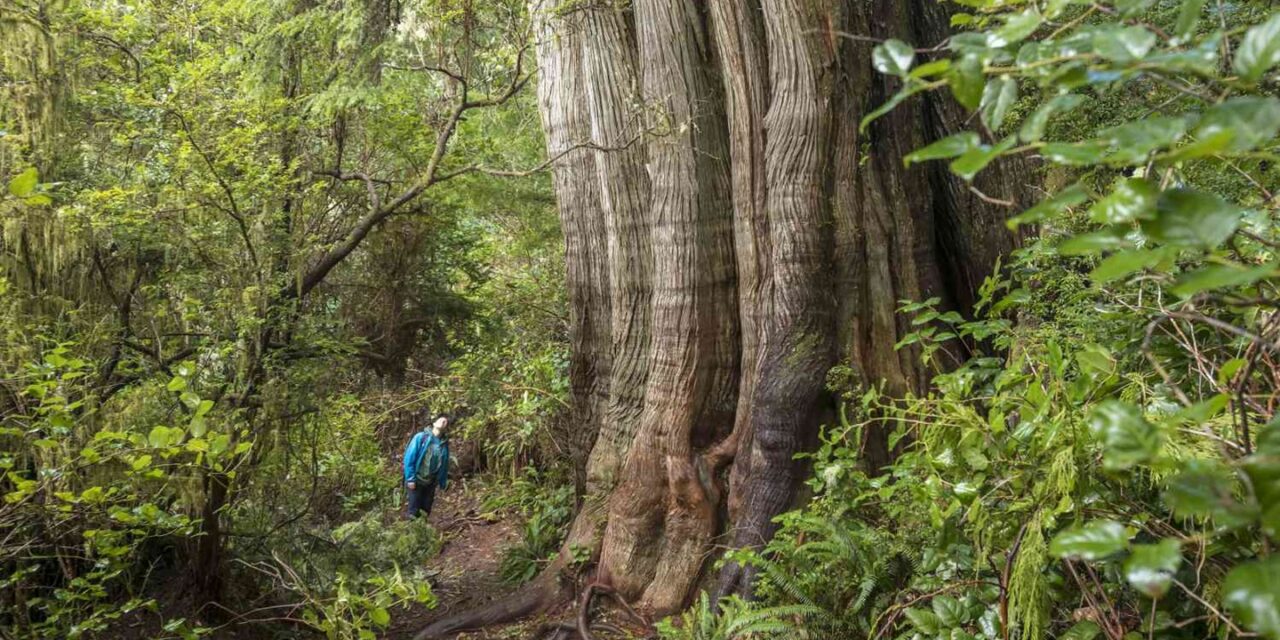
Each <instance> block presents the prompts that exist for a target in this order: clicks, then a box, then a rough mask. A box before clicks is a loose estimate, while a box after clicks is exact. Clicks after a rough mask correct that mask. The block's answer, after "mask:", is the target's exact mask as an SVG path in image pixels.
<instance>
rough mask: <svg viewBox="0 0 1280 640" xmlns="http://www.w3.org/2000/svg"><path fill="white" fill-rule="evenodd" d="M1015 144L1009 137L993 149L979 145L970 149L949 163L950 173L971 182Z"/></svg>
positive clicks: (1015, 140) (1015, 141)
mask: <svg viewBox="0 0 1280 640" xmlns="http://www.w3.org/2000/svg"><path fill="white" fill-rule="evenodd" d="M1016 143H1017V139H1016V138H1014V137H1013V136H1009V137H1008V138H1005V139H1004V140H1003V141H1001V142H1000V144H998V145H996V146H994V147H988V146H986V145H980V146H978V147H975V148H973V149H970V150H968V151H966V152H964V154H963V155H961V156H960V157H959V158H956V159H955V160H954V161H953V162H952V163H951V165H950V168H951V172H952V173H954V174H956V175H958V176H960V177H961V178H964V179H965V180H966V181H969V180H973V178H974V176H976V175H978V172H980V171H982V170H983V169H985V168H986V166H987V165H988V164H991V161H992V160H995V159H996V158H999V157H1000V154H1002V153H1004V152H1005V151H1008V150H1009V149H1012V148H1013V145H1014V144H1016Z"/></svg>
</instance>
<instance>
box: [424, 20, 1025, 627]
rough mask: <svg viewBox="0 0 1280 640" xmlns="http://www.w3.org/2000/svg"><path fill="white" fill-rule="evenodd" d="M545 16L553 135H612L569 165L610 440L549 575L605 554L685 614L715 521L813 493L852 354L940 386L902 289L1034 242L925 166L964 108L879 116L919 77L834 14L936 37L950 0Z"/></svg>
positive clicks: (591, 429)
mask: <svg viewBox="0 0 1280 640" xmlns="http://www.w3.org/2000/svg"><path fill="white" fill-rule="evenodd" d="M538 16H539V17H538V20H540V21H541V24H542V25H543V26H544V29H543V30H542V32H541V33H542V37H541V38H540V39H539V42H538V48H539V52H540V56H539V57H540V61H541V63H542V81H541V85H540V87H541V88H540V96H541V97H542V100H541V101H540V105H541V107H542V111H543V118H544V124H545V125H546V129H547V139H548V151H549V152H550V153H552V154H555V153H557V152H558V151H559V150H563V149H566V148H570V147H571V145H573V144H575V142H576V143H577V144H584V145H588V146H589V147H590V149H591V151H590V153H589V154H586V153H582V154H579V153H578V152H576V151H575V152H573V153H570V154H568V155H566V156H563V157H561V158H559V160H558V161H557V162H556V163H555V166H554V171H555V186H556V193H557V198H558V201H559V206H560V211H561V217H562V219H563V220H564V226H565V242H566V247H567V248H568V251H567V259H568V265H567V267H568V273H569V287H570V292H571V300H572V301H573V305H574V317H573V323H574V324H573V332H572V335H573V349H574V358H573V366H572V369H571V378H572V382H573V388H574V400H575V402H574V410H575V419H576V421H577V424H579V425H580V429H581V432H582V433H583V434H584V435H589V436H591V437H592V438H593V442H594V445H593V448H592V450H591V455H590V458H589V462H588V464H587V472H586V473H587V477H588V480H587V482H586V494H587V495H586V499H585V500H584V502H583V507H582V509H581V510H580V513H579V515H578V517H577V519H576V521H575V523H574V525H573V526H572V529H571V532H570V534H569V538H568V540H567V541H566V543H565V547H564V550H563V551H562V553H561V556H560V559H559V561H558V562H556V563H554V564H553V565H552V567H551V568H550V569H549V570H548V571H547V573H546V575H544V577H543V578H540V579H539V581H538V582H537V583H536V584H535V586H534V587H532V590H538V589H542V590H546V589H552V588H554V587H555V586H556V585H560V584H563V580H560V579H555V578H552V577H549V576H553V575H554V576H563V575H565V574H566V573H568V572H567V571H565V569H566V568H567V567H569V566H570V563H569V559H570V558H571V557H581V554H580V553H578V551H579V550H581V549H586V550H588V551H591V557H592V558H593V560H595V562H596V564H595V571H594V579H595V580H598V581H601V582H604V583H606V584H611V585H613V586H614V587H616V588H617V589H618V591H619V592H620V593H621V594H623V595H625V596H626V597H627V598H631V599H637V600H639V601H640V603H641V604H642V605H644V606H645V607H647V608H648V609H650V610H652V611H655V612H659V613H662V612H669V611H672V610H675V609H678V608H680V607H681V606H682V605H683V604H685V603H686V602H687V598H688V597H689V596H690V595H691V592H692V591H693V590H694V588H695V585H697V584H699V583H700V579H701V578H703V577H705V576H703V575H702V574H703V572H704V570H705V567H706V564H707V561H708V560H709V559H710V558H712V557H713V554H712V549H713V548H715V546H716V542H717V541H720V542H727V543H728V544H732V545H734V546H739V547H759V546H761V545H763V544H765V543H766V542H767V541H768V540H769V538H770V537H771V536H772V535H773V533H774V530H775V528H776V525H775V524H774V523H773V519H774V517H775V516H777V515H778V514H779V513H781V512H782V511H783V510H785V509H788V508H790V507H792V506H793V503H794V501H795V495H796V491H795V490H796V487H797V485H798V484H799V481H800V479H801V478H802V475H803V474H802V473H801V471H802V470H801V468H800V467H798V466H797V462H796V461H795V454H797V453H800V452H801V451H803V450H804V448H805V447H806V446H807V445H809V444H810V443H812V442H814V436H815V435H816V432H817V430H818V428H819V427H820V423H821V421H822V420H824V419H826V418H829V417H830V416H831V415H832V413H831V408H832V399H831V398H830V397H829V395H828V394H827V393H826V390H825V379H826V375H827V372H828V371H829V369H830V368H831V367H832V365H834V364H837V363H838V364H843V365H846V366H848V367H850V368H851V369H852V370H853V371H855V372H856V374H857V378H858V379H859V380H860V381H861V384H863V385H868V386H870V385H876V386H880V387H882V388H883V389H884V391H885V392H886V393H888V394H889V395H891V396H901V395H904V394H908V393H919V392H923V391H925V390H926V385H927V383H928V379H929V373H930V372H929V371H927V370H925V369H924V368H923V367H922V365H921V364H920V362H919V358H918V354H917V353H915V352H913V351H911V350H910V349H903V350H897V349H895V348H894V345H895V344H896V343H897V342H898V341H899V340H900V339H901V338H902V336H903V335H904V334H905V333H906V332H907V331H909V330H910V324H909V322H907V321H906V320H905V319H903V318H901V317H899V315H898V314H897V313H896V308H897V306H898V304H899V302H898V301H899V300H901V299H908V298H910V299H920V298H924V297H931V296H938V297H939V298H941V299H942V300H943V304H944V305H945V306H948V307H949V308H953V309H956V310H958V311H960V312H961V313H967V312H968V311H969V310H970V307H971V306H972V303H973V301H974V299H975V293H976V289H977V287H978V285H979V284H980V283H981V282H982V279H983V278H984V277H985V276H986V275H987V274H988V273H989V272H990V269H991V268H992V265H993V262H994V261H995V259H996V258H997V257H998V256H1000V255H1002V254H1004V253H1006V252H1007V251H1009V250H1010V249H1012V248H1013V247H1014V246H1015V245H1016V241H1017V238H1016V237H1015V236H1013V235H1012V234H1010V233H1009V232H1008V231H1007V230H1006V229H1005V228H1004V225H1003V219H1004V218H1005V217H1006V216H1007V215H1008V214H1009V213H1010V211H1009V210H1007V209H1003V208H1001V207H999V206H996V205H993V204H991V203H990V202H989V200H991V199H990V198H987V199H984V198H981V197H978V196H977V195H975V194H974V192H973V191H972V190H971V189H970V187H969V185H966V184H964V183H962V182H960V181H959V180H958V179H956V178H954V177H953V176H951V175H950V174H949V173H947V171H946V168H945V166H941V165H938V164H935V165H923V166H920V165H917V166H913V167H911V168H904V167H903V164H902V162H901V158H902V156H903V154H905V153H907V152H909V151H911V150H913V149H915V148H918V147H920V146H923V145H925V144H928V143H929V142H931V141H933V140H936V139H938V138H940V137H943V136H946V135H949V134H950V133H952V132H954V131H955V130H956V129H958V128H959V127H961V126H963V122H964V120H965V118H966V117H967V114H965V113H964V112H963V110H962V109H961V108H960V107H958V106H957V105H955V104H954V103H953V102H952V101H951V99H950V97H949V96H947V95H942V94H929V95H922V96H918V97H916V98H913V99H911V100H907V101H906V102H904V103H903V104H902V105H901V106H900V107H899V108H897V109H895V110H894V111H893V112H892V113H891V114H889V115H888V116H886V117H884V118H881V119H880V120H878V121H876V122H875V123H874V124H873V125H872V126H871V127H870V128H869V129H868V130H867V131H866V132H861V131H859V130H858V123H859V121H860V120H861V118H862V116H863V115H864V114H866V113H867V112H868V111H869V110H871V109H874V108H875V107H877V106H878V105H880V104H882V103H883V102H884V100H886V99H887V98H888V97H889V96H891V95H892V94H893V93H894V92H895V91H896V90H897V88H898V87H897V84H896V83H897V82H898V81H897V80H895V79H892V78H886V77H884V76H881V75H878V74H876V73H874V72H873V71H872V70H871V64H870V58H871V48H872V45H870V44H868V43H867V42H865V41H863V40H862V39H850V38H843V37H839V36H838V35H837V34H838V33H840V32H842V31H843V32H851V33H856V34H862V35H869V36H872V37H874V38H879V39H883V38H890V37H895V38H901V39H904V40H907V41H912V42H917V43H927V44H929V45H932V44H935V43H937V42H939V41H940V40H942V39H943V38H945V37H946V35H947V28H948V27H947V24H948V23H947V15H946V12H945V10H944V9H943V8H942V7H941V6H940V5H939V4H938V3H936V2H935V0H707V2H705V3H699V2H694V1H693V0H635V1H634V2H633V3H631V4H630V5H626V4H623V3H618V4H614V3H613V2H611V1H609V0H599V1H598V2H590V1H589V2H587V3H576V4H574V5H573V6H572V9H571V10H563V11H561V12H559V13H555V12H549V11H544V12H541V13H539V14H538ZM1025 182H1026V179H1025V172H1024V171H1023V166H1022V164H1021V163H1019V162H998V163H995V164H994V165H993V166H992V168H991V169H989V171H988V172H987V174H986V175H983V176H980V178H979V181H978V183H977V187H978V188H979V189H981V190H982V191H983V192H985V193H990V194H997V195H999V196H1000V197H1002V198H1013V199H1017V200H1020V201H1021V200H1024V199H1025V198H1024V195H1025V193H1026V190H1025V189H1024V188H1023V187H1024V186H1025V185H1024V183H1025ZM602 393H603V397H601V394H602ZM884 435H885V434H884V433H882V432H874V431H871V432H869V433H868V435H867V437H868V442H866V443H864V451H866V455H867V461H866V462H867V466H868V467H869V469H871V470H873V471H874V470H875V469H878V468H880V467H882V466H883V465H885V464H887V463H888V462H890V461H891V457H892V454H891V452H890V451H889V450H888V448H887V446H886V445H885V441H884ZM750 578H751V576H750V575H749V574H748V573H747V572H744V571H743V570H742V569H740V568H738V567H735V566H727V567H725V569H724V570H723V571H722V572H721V575H720V578H719V589H718V592H719V593H730V592H737V593H744V594H749V593H750V590H751V583H752V581H751V579H750ZM521 597H523V598H524V600H523V601H525V602H533V601H535V600H536V601H538V602H547V601H548V599H547V598H540V599H539V598H530V597H527V596H521ZM507 608H508V609H510V607H507ZM493 619H494V615H493V611H489V612H488V613H487V614H486V613H484V612H481V614H477V615H475V616H471V617H468V616H463V617H461V618H456V619H453V620H451V621H450V622H449V624H446V625H440V626H437V627H435V628H433V629H428V630H427V632H424V636H430V635H431V634H432V633H436V632H439V631H441V630H454V629H458V628H462V627H466V626H468V625H472V624H475V623H478V622H482V621H490V620H493Z"/></svg>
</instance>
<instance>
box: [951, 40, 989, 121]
mask: <svg viewBox="0 0 1280 640" xmlns="http://www.w3.org/2000/svg"><path fill="white" fill-rule="evenodd" d="M947 77H948V79H949V81H950V85H951V93H952V94H954V95H955V97H956V102H959V103H960V105H961V106H963V107H964V108H965V109H968V110H969V111H973V110H974V109H977V108H978V106H979V105H980V104H982V84H983V83H982V79H983V75H982V59H981V58H979V57H978V56H977V55H974V54H969V55H966V56H964V57H963V58H960V62H958V63H956V64H955V66H953V67H951V72H950V73H949V74H947Z"/></svg>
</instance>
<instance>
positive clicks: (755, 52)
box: [707, 0, 770, 522]
mask: <svg viewBox="0 0 1280 640" xmlns="http://www.w3.org/2000/svg"><path fill="white" fill-rule="evenodd" d="M709 13H710V18H711V29H712V38H713V40H714V41H715V44H716V52H717V54H718V57H719V60H720V66H721V76H722V79H723V84H724V94H725V116H726V118H727V122H728V127H729V158H730V165H729V168H730V176H731V179H732V183H733V236H734V256H735V261H736V264H737V282H738V318H739V323H740V325H741V329H740V333H741V336H742V337H741V345H742V348H741V353H742V361H741V365H740V371H741V374H740V377H739V379H738V406H737V409H736V412H735V416H734V424H733V432H732V434H731V436H730V437H729V438H727V439H725V440H724V441H722V442H720V443H719V444H717V445H716V446H715V447H714V448H713V449H712V450H711V451H710V452H708V454H707V467H708V469H709V470H710V472H711V473H712V475H718V473H719V470H720V468H721V467H722V466H723V465H725V464H728V463H729V462H731V461H732V462H733V466H732V467H731V468H730V473H729V498H728V505H727V509H726V511H727V515H728V520H729V521H730V522H733V521H735V520H736V519H737V516H738V513H739V512H740V510H741V496H742V488H743V487H744V486H745V484H744V483H745V480H746V478H747V476H748V472H749V471H750V469H751V464H750V462H751V456H750V452H751V440H752V438H751V400H752V394H753V393H754V390H755V384H756V366H757V364H758V362H759V357H758V354H759V352H758V349H759V345H760V338H761V334H762V333H763V323H764V320H765V318H764V317H763V316H762V315H761V305H760V302H761V296H762V295H763V290H764V284H765V283H766V282H767V281H768V280H769V277H770V272H769V221H768V217H767V216H766V215H765V196H766V190H765V175H764V146H765V144H764V139H765V131H764V115H765V111H766V109H767V108H768V95H769V86H768V85H769V83H768V73H767V70H768V61H767V60H766V57H765V43H764V21H763V16H762V15H761V13H760V6H759V3H758V2H757V1H755V0H748V1H746V2H741V1H739V0H712V1H711V2H710V3H709Z"/></svg>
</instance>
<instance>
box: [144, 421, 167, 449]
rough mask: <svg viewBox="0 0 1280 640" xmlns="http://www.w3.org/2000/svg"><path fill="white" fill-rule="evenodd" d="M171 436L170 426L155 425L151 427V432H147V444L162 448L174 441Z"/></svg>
mask: <svg viewBox="0 0 1280 640" xmlns="http://www.w3.org/2000/svg"><path fill="white" fill-rule="evenodd" d="M171 437H172V436H171V430H170V429H169V427H164V426H155V427H152V428H151V433H149V434H147V444H149V445H151V446H152V447H154V448H156V449H162V448H164V447H167V446H169V445H170V444H172V443H173V441H172V440H170V438H171Z"/></svg>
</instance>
